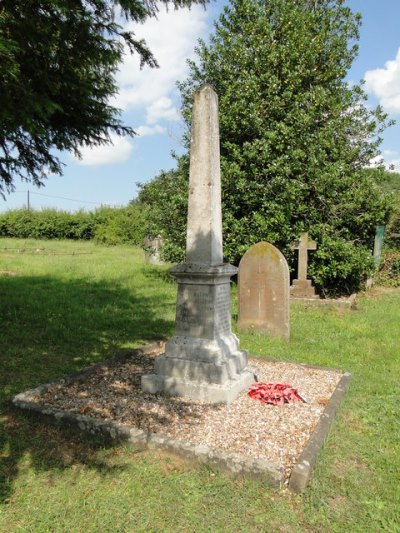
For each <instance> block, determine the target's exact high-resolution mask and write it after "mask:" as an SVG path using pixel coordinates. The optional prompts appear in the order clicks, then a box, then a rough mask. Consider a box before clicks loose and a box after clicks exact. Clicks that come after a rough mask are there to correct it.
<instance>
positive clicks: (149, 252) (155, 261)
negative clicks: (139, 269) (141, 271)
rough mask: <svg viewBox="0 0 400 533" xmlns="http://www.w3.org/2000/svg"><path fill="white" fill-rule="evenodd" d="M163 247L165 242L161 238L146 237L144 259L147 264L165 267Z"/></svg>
mask: <svg viewBox="0 0 400 533" xmlns="http://www.w3.org/2000/svg"><path fill="white" fill-rule="evenodd" d="M162 245H163V240H162V238H161V237H155V238H154V239H151V238H149V237H146V238H145V240H144V248H145V249H144V257H145V260H146V263H149V264H151V265H163V264H164V261H163V260H162V259H161V254H160V251H161V248H162Z"/></svg>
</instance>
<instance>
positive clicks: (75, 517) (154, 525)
mask: <svg viewBox="0 0 400 533" xmlns="http://www.w3.org/2000/svg"><path fill="white" fill-rule="evenodd" d="M5 248H7V250H5ZM21 249H24V252H21V251H20V252H18V251H17V250H21ZM33 250H40V251H37V252H36V251H33ZM54 254H60V255H54ZM61 254H62V255H61ZM72 254H74V255H72ZM0 270H7V271H12V272H15V273H16V274H17V275H15V276H9V275H7V276H6V275H4V276H1V275H0V320H1V338H0V369H1V371H0V385H1V391H0V402H1V403H0V408H1V415H0V530H4V531H35V532H36V531H40V532H42V531H51V532H53V531H60V532H61V531H74V532H75V531H77V532H80V531H82V532H83V531H110V532H111V531H112V532H114V531H135V532H136V531H227V530H231V531H266V530H267V529H275V530H277V531H285V532H303V531H340V532H342V531H351V532H354V531H355V532H357V531H360V532H361V531H381V530H383V531H385V530H386V531H391V532H392V531H397V530H398V524H399V523H400V517H399V514H398V501H399V500H400V489H399V483H398V481H399V480H398V472H399V471H400V450H399V442H400V434H399V424H398V404H397V394H398V384H399V376H400V371H399V370H400V362H399V353H400V349H399V343H398V338H399V324H400V290H399V289H393V290H385V291H380V292H379V291H375V292H373V293H370V294H369V295H365V296H363V297H361V298H360V300H359V309H358V310H357V311H342V310H341V311H338V310H329V309H311V308H310V309H307V308H304V307H303V306H302V305H298V304H296V305H294V306H293V307H292V317H291V341H290V343H286V342H284V341H279V340H273V339H270V338H268V337H267V336H265V335H257V334H240V338H241V345H242V347H244V348H246V349H248V350H249V351H250V352H251V353H252V354H254V355H257V356H270V357H271V356H272V357H275V358H277V359H284V360H293V361H299V362H305V363H310V364H317V365H322V366H328V367H335V368H340V369H342V370H347V371H350V372H352V374H353V379H352V381H351V385H350V389H349V391H348V393H347V395H346V397H345V399H344V402H343V405H342V408H341V410H340V412H339V414H338V415H337V417H336V420H335V422H334V427H333V430H332V431H331V434H330V436H329V439H328V441H327V443H326V446H325V447H324V449H323V451H322V454H321V456H320V458H319V461H318V463H317V467H316V470H315V472H314V475H313V479H312V482H311V484H310V486H309V488H308V489H307V491H306V492H305V493H304V494H303V495H301V496H295V495H293V494H290V493H288V492H286V491H283V492H280V493H274V492H272V491H270V490H269V489H268V488H266V487H265V486H263V485H262V484H260V483H255V482H250V481H239V480H236V481H232V480H230V479H228V478H227V477H225V476H223V475H221V474H218V473H216V472H214V471H212V470H211V469H208V468H207V467H195V466H193V465H190V464H188V463H185V462H184V461H178V460H176V459H173V458H171V457H167V456H162V455H160V456H158V455H156V454H151V453H148V452H146V453H144V452H141V453H137V452H135V451H134V450H129V449H127V448H125V447H123V446H118V447H114V448H112V447H108V446H106V445H105V443H104V442H101V441H96V440H93V439H88V438H85V437H82V436H79V435H76V434H74V433H69V432H67V431H61V430H59V429H57V428H54V427H47V426H45V425H43V424H42V423H39V422H38V421H37V419H35V418H31V417H29V416H26V415H24V414H20V413H18V412H16V411H14V410H13V409H12V408H11V407H10V404H9V400H10V397H11V396H12V395H13V394H15V393H17V392H21V391H23V390H25V389H27V388H29V387H32V386H36V385H38V384H40V383H44V382H48V381H51V380H53V379H56V378H58V377H60V376H62V375H64V374H68V373H70V372H73V371H77V370H79V369H81V368H84V367H86V366H88V365H89V364H91V363H94V362H96V361H99V360H102V359H105V358H108V357H112V356H114V355H117V354H118V353H121V352H123V351H125V350H129V349H130V348H133V347H135V346H138V345H141V344H145V343H148V342H152V341H153V340H156V339H160V338H167V337H168V336H170V335H171V334H172V332H173V321H174V312H175V293H176V286H175V285H174V283H173V282H171V280H170V279H169V277H168V275H167V273H166V271H167V267H149V266H146V265H145V264H144V261H143V256H142V252H141V251H140V250H138V249H136V248H132V247H114V248H107V247H102V246H96V245H94V244H93V243H90V242H89V243H87V244H84V245H82V243H74V242H62V241H61V242H55V241H51V242H50V241H49V242H43V241H17V240H11V239H0ZM234 294H235V291H234ZM234 298H235V296H234ZM316 386H317V384H316Z"/></svg>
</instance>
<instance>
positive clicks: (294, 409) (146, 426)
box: [32, 354, 343, 478]
mask: <svg viewBox="0 0 400 533" xmlns="http://www.w3.org/2000/svg"><path fill="white" fill-rule="evenodd" d="M154 357H155V356H154V355H149V354H146V355H143V354H135V355H132V357H129V358H128V359H127V360H125V361H123V362H121V361H119V362H118V361H114V362H107V363H104V364H103V365H99V366H96V367H95V368H94V369H93V371H92V372H89V373H87V374H85V376H84V378H81V379H79V380H78V381H76V382H73V383H70V384H61V383H57V384H53V385H51V386H50V388H48V389H47V390H46V391H45V392H43V393H42V394H40V395H36V396H34V397H33V398H32V401H35V402H37V403H40V404H48V405H50V406H51V407H53V408H57V409H61V410H63V411H69V412H72V413H76V414H81V415H87V416H91V417H95V418H99V419H102V420H106V421H112V422H119V423H122V424H125V425H127V426H131V427H137V428H140V429H143V430H146V431H150V432H153V433H159V434H162V435H165V436H168V437H171V438H173V439H177V440H181V441H186V442H190V443H192V444H205V445H208V446H210V447H212V448H215V449H217V450H221V451H224V452H225V453H227V452H229V453H232V454H241V455H244V456H248V457H253V458H258V459H265V460H268V461H270V462H272V463H277V464H280V465H282V466H283V467H284V469H285V476H286V478H288V477H289V476H290V472H291V469H292V467H293V465H294V463H295V462H296V460H297V458H298V457H299V455H300V453H301V452H302V451H303V449H304V447H305V445H306V443H307V441H308V439H309V437H310V435H311V433H312V431H313V430H314V428H315V427H316V425H317V423H318V420H319V418H320V416H321V414H322V412H323V410H324V408H325V406H326V405H327V403H328V401H329V399H330V397H331V395H332V393H333V391H334V390H335V388H336V385H337V384H338V382H339V380H340V378H341V377H342V375H343V374H342V373H340V372H338V371H335V370H325V369H319V368H310V367H307V366H302V365H299V364H295V363H289V362H276V361H268V360H260V359H250V360H249V364H250V365H251V366H253V367H256V368H257V370H258V376H259V381H263V382H266V383H288V384H290V385H292V386H293V387H294V388H296V389H297V390H298V392H299V393H300V394H301V396H302V397H303V398H304V399H306V402H305V403H303V402H301V401H299V402H296V403H294V404H285V405H282V406H274V405H269V404H264V403H261V402H259V401H257V400H253V399H251V398H249V397H248V395H247V391H243V392H242V393H241V394H240V395H239V396H238V397H237V399H236V400H235V401H234V402H232V403H231V404H230V405H210V404H206V403H203V402H199V401H191V400H186V399H184V398H177V397H166V396H162V395H160V394H156V395H151V394H145V393H143V392H142V390H141V388H140V378H141V375H142V374H148V373H152V372H153V367H154Z"/></svg>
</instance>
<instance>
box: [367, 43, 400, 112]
mask: <svg viewBox="0 0 400 533" xmlns="http://www.w3.org/2000/svg"><path fill="white" fill-rule="evenodd" d="M364 77H365V86H366V89H367V91H369V92H371V93H373V94H374V95H375V96H376V97H377V98H378V100H379V103H380V104H381V105H382V106H383V107H384V109H385V111H387V112H389V113H400V48H399V49H398V51H397V55H396V58H395V59H394V60H391V61H387V62H386V63H385V66H384V68H377V69H375V70H368V71H367V72H366V73H365V76H364Z"/></svg>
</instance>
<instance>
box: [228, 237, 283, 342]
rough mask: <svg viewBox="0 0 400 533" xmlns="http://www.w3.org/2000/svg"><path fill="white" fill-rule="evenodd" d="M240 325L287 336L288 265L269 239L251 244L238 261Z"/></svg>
mask: <svg viewBox="0 0 400 533" xmlns="http://www.w3.org/2000/svg"><path fill="white" fill-rule="evenodd" d="M238 283H239V316H238V327H239V329H255V330H257V331H260V332H267V333H270V334H271V335H273V336H277V337H284V338H285V339H289V329H290V323H289V285H290V278H289V267H288V264H287V261H286V259H285V257H284V256H283V255H282V253H281V252H280V251H279V250H278V248H276V247H275V246H273V245H272V244H270V243H268V242H259V243H257V244H254V245H253V246H252V247H251V248H250V249H249V250H247V252H246V253H245V254H244V256H243V257H242V259H241V261H240V264H239V280H238Z"/></svg>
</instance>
